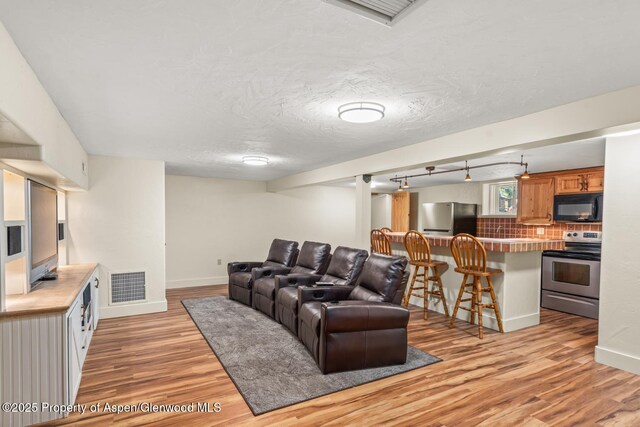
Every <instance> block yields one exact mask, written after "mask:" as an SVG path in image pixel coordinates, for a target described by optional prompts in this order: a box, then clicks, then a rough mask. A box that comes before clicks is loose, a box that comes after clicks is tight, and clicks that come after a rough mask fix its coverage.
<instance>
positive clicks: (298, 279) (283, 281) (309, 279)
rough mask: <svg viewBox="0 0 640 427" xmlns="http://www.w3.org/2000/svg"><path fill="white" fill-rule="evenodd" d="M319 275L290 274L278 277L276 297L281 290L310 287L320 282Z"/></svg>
mask: <svg viewBox="0 0 640 427" xmlns="http://www.w3.org/2000/svg"><path fill="white" fill-rule="evenodd" d="M321 277H322V276H321V275H319V274H289V275H287V276H276V281H275V284H276V295H278V291H279V290H280V289H281V288H286V287H294V288H297V287H299V286H309V285H313V284H314V283H316V282H317V281H318V280H320V278H321Z"/></svg>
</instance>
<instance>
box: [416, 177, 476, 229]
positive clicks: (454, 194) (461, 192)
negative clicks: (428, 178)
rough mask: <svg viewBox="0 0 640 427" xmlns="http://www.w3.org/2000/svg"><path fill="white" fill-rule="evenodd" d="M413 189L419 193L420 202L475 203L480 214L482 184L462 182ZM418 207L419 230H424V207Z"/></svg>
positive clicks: (420, 203)
mask: <svg viewBox="0 0 640 427" xmlns="http://www.w3.org/2000/svg"><path fill="white" fill-rule="evenodd" d="M413 191H417V193H418V204H419V205H420V206H421V205H422V204H423V203H438V202H458V203H474V204H476V205H478V214H479V213H480V212H481V206H480V205H482V184H481V183H477V182H462V183H460V184H449V185H438V186H435V187H424V188H419V189H416V190H413ZM420 206H419V207H418V230H422V228H423V226H422V224H423V222H422V208H421V207H420Z"/></svg>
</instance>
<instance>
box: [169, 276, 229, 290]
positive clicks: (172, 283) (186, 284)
mask: <svg viewBox="0 0 640 427" xmlns="http://www.w3.org/2000/svg"><path fill="white" fill-rule="evenodd" d="M228 281H229V276H213V277H201V278H198V279H182V280H167V289H176V288H191V287H194V286H208V285H220V284H226V283H227V282H228Z"/></svg>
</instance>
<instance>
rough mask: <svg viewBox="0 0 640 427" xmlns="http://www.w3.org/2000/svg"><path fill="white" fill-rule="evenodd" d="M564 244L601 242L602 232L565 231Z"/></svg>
mask: <svg viewBox="0 0 640 427" xmlns="http://www.w3.org/2000/svg"><path fill="white" fill-rule="evenodd" d="M564 240H565V241H566V242H593V243H600V242H602V231H567V232H565V234H564Z"/></svg>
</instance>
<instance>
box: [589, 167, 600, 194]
mask: <svg viewBox="0 0 640 427" xmlns="http://www.w3.org/2000/svg"><path fill="white" fill-rule="evenodd" d="M585 182H586V187H587V190H586V191H588V192H589V193H600V192H602V191H604V170H596V171H593V172H589V173H588V174H586V175H585Z"/></svg>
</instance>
